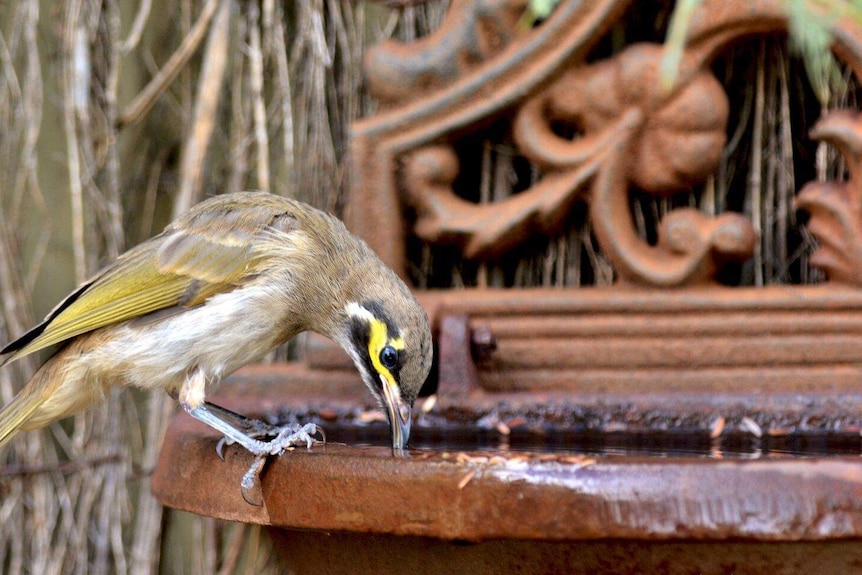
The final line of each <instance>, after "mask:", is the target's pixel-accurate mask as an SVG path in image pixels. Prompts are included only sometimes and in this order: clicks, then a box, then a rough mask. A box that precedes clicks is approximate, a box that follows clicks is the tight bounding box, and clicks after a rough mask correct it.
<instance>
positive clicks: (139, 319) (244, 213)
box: [0, 191, 433, 481]
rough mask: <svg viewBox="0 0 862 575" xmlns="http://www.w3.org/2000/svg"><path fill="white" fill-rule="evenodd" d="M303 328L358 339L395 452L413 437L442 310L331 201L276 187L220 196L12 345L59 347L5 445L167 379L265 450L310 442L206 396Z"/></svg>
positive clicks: (351, 352)
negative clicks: (428, 307)
mask: <svg viewBox="0 0 862 575" xmlns="http://www.w3.org/2000/svg"><path fill="white" fill-rule="evenodd" d="M304 331H314V332H317V333H320V334H322V335H324V336H327V337H329V338H330V339H332V340H333V341H335V342H336V343H338V344H339V345H340V346H341V347H342V348H343V349H344V350H345V351H346V353H347V355H348V356H350V358H351V359H352V360H353V362H354V363H355V365H356V368H357V369H358V371H359V374H360V375H361V379H362V381H363V382H364V384H365V386H367V388H368V389H369V390H370V392H371V395H372V396H373V397H374V398H375V399H376V400H377V402H378V403H379V404H380V405H381V407H383V409H384V411H385V412H386V415H387V418H388V421H389V424H390V437H391V443H392V449H393V451H395V452H401V451H402V450H403V449H405V447H406V444H407V441H408V439H409V436H410V422H411V411H412V406H413V403H414V401H415V400H416V398H417V396H418V394H419V391H420V389H421V387H422V385H423V384H424V382H425V380H426V378H427V376H428V373H429V370H430V368H431V363H432V359H433V346H432V335H431V327H430V322H429V319H428V316H427V314H426V313H425V311H424V309H423V308H422V306H421V305H420V304H419V302H418V301H417V300H416V298H415V296H414V295H413V293H412V292H411V290H410V289H409V288H408V287H407V285H406V284H405V283H404V281H403V280H402V279H401V278H400V277H399V276H398V275H397V274H396V273H395V272H394V271H392V269H390V268H389V267H388V266H386V265H385V264H384V263H383V262H382V261H381V259H380V258H379V257H378V256H377V254H376V253H375V252H374V251H373V250H372V249H371V247H370V246H368V244H367V243H366V242H364V241H363V240H362V239H361V238H359V237H357V236H355V235H353V234H352V233H350V232H349V231H348V230H347V229H346V227H345V226H344V224H343V223H342V222H341V221H340V220H339V219H338V218H336V217H334V216H332V215H329V214H328V213H326V212H323V211H321V210H318V209H316V208H313V207H311V206H310V205H308V204H305V203H303V202H300V201H298V200H294V199H290V198H287V197H284V196H279V195H274V194H271V193H268V192H260V191H251V192H236V193H230V194H223V195H217V196H214V197H211V198H209V199H207V200H205V201H203V202H201V203H199V204H197V205H196V206H194V207H193V208H192V209H190V210H189V211H188V212H186V213H185V214H184V215H181V216H179V217H178V218H177V219H176V220H175V221H173V222H172V223H170V224H169V225H168V226H167V227H166V228H165V229H164V231H163V232H162V233H160V234H158V235H156V236H154V237H152V238H151V239H149V240H146V241H144V242H143V243H141V244H139V245H137V246H136V247H133V248H131V249H130V250H128V251H127V252H125V253H123V254H122V255H120V256H119V257H118V258H117V259H116V260H115V261H114V262H112V263H110V264H109V265H107V266H106V267H104V268H103V269H102V270H101V271H100V272H98V273H97V274H96V275H95V276H93V277H92V278H91V279H90V280H88V281H86V282H84V283H83V284H82V285H80V286H79V287H78V288H77V289H75V290H74V291H73V292H72V293H71V294H69V295H68V296H67V297H66V298H65V299H63V300H62V301H61V302H60V303H59V304H58V305H57V306H56V307H55V308H54V309H53V310H52V311H51V312H50V313H49V314H48V315H47V317H46V318H45V320H44V321H42V322H41V323H40V324H38V325H36V326H35V327H33V328H32V329H30V330H29V331H27V332H26V333H24V334H23V335H21V336H20V337H18V338H17V339H15V340H14V341H11V342H10V343H8V344H7V345H6V346H5V347H3V348H2V350H0V366H3V365H6V364H8V363H10V362H12V361H15V360H16V359H19V358H21V357H23V356H26V355H28V354H31V353H34V352H36V351H39V350H43V349H46V348H50V347H54V348H55V349H56V351H55V352H54V353H53V355H51V356H50V357H49V358H48V359H47V360H46V361H45V363H43V364H42V365H41V367H40V368H39V369H38V370H37V371H36V373H35V374H34V375H33V376H32V377H31V378H30V380H29V381H28V382H27V384H26V385H25V386H24V387H23V388H22V389H21V391H20V392H19V393H18V394H17V395H16V396H15V397H14V398H13V399H12V400H11V401H10V402H9V403H8V404H7V405H6V406H5V407H3V409H2V411H0V448H2V447H3V446H4V445H6V444H7V443H8V442H9V441H10V440H11V439H12V437H14V436H15V435H16V433H17V432H19V431H26V430H32V429H37V428H40V427H43V426H45V425H47V424H49V423H52V422H54V421H57V420H60V419H63V418H65V417H67V416H70V415H72V414H75V413H78V412H81V411H84V410H86V409H87V408H89V407H91V406H93V405H95V404H97V403H98V402H99V401H100V400H101V399H102V398H103V397H104V396H105V395H106V393H108V392H109V390H110V389H111V388H112V387H114V386H136V387H139V388H146V389H158V388H161V389H164V390H165V391H167V392H168V393H169V394H170V395H171V396H172V397H174V398H175V399H177V400H178V401H179V404H180V406H181V407H182V408H183V410H185V411H186V412H187V413H188V414H189V415H191V416H192V417H194V418H195V419H197V420H199V421H201V422H203V423H205V424H207V425H209V426H211V427H213V428H214V429H216V430H218V431H219V432H220V433H221V434H222V435H224V438H225V441H227V442H228V443H237V444H240V445H241V446H243V447H244V448H245V449H247V450H248V451H250V452H251V453H253V454H254V455H255V456H256V457H258V458H265V457H267V456H269V455H276V454H280V453H282V452H283V451H284V450H285V449H286V448H288V447H292V446H294V445H299V444H302V443H307V444H308V445H309V446H310V445H311V439H310V434H311V433H313V432H314V431H315V430H316V426H314V425H312V424H309V425H305V426H302V427H299V426H284V427H279V428H276V429H275V430H274V431H273V429H272V427H271V426H268V425H267V424H264V423H263V422H259V421H256V420H253V419H250V418H245V417H244V416H241V415H239V414H236V413H233V412H231V411H229V410H227V409H224V408H222V407H220V406H217V405H215V404H213V403H211V402H209V401H207V399H206V396H207V391H208V390H209V389H212V387H213V386H214V385H215V384H217V383H218V382H219V381H220V380H222V379H223V378H224V377H226V376H227V375H229V374H230V373H232V372H233V371H235V370H236V369H238V368H240V367H242V366H243V365H245V364H248V363H250V362H253V361H256V360H259V359H261V358H262V357H263V356H264V355H265V354H266V353H267V352H269V351H270V350H271V349H272V348H274V347H276V346H277V345H279V344H281V343H284V342H286V341H287V340H289V339H290V338H292V337H293V336H295V335H296V334H298V333H300V332H304ZM273 433H274V434H275V435H276V436H275V437H274V438H273V439H269V440H264V439H265V437H272V434H273ZM219 448H221V444H220V445H219ZM253 468H254V466H253ZM258 468H259V466H258ZM251 471H252V470H250V472H251ZM244 481H245V478H244Z"/></svg>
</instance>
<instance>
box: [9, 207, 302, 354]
mask: <svg viewBox="0 0 862 575" xmlns="http://www.w3.org/2000/svg"><path fill="white" fill-rule="evenodd" d="M249 195H256V194H249ZM230 199H231V197H228V198H227V199H225V200H222V201H210V202H205V203H204V204H201V205H200V206H199V209H194V210H192V211H191V212H189V214H187V215H186V216H184V217H182V218H180V219H179V220H177V221H176V222H175V223H174V224H172V225H170V226H168V228H167V229H166V230H165V231H164V232H163V233H162V234H160V235H159V236H156V237H154V238H152V239H151V240H148V241H147V242H145V243H143V244H141V245H139V246H137V247H135V248H133V249H131V250H129V251H128V252H126V253H125V254H123V255H122V256H120V257H119V258H118V259H117V261H115V262H114V263H113V264H111V265H110V266H109V267H107V268H105V269H104V270H102V272H100V273H99V274H97V275H96V276H95V277H94V278H93V279H91V280H90V281H88V282H86V283H85V284H84V285H82V286H81V287H79V288H78V289H77V290H75V291H74V292H72V293H71V294H70V295H69V296H68V297H67V298H66V299H65V300H63V301H62V302H61V303H60V304H59V305H58V306H57V307H55V308H54V310H52V311H51V313H50V314H48V317H46V318H45V320H44V321H43V322H42V323H41V324H39V325H37V326H36V327H34V328H33V329H31V330H30V331H29V332H27V333H26V334H24V335H23V336H21V337H20V338H18V339H17V340H15V341H13V342H11V343H9V344H8V345H7V346H6V347H5V348H3V349H2V350H0V357H2V356H4V355H8V354H12V355H9V356H8V357H6V358H5V361H3V362H2V363H8V362H9V361H12V360H14V359H17V358H19V357H22V356H24V355H27V354H30V353H33V352H35V351H38V350H40V349H44V348H46V347H49V346H51V345H55V344H58V343H62V342H64V341H66V340H68V339H70V338H72V337H75V336H77V335H81V334H84V333H87V332H90V331H93V330H95V329H98V328H100V327H105V326H108V325H111V324H116V323H119V322H122V321H126V320H130V319H135V318H138V317H142V316H145V315H147V314H150V313H153V312H156V311H159V310H163V309H167V308H172V307H177V306H180V307H192V306H195V305H198V304H201V303H203V302H204V301H206V300H207V299H208V298H210V297H212V296H213V295H216V294H219V293H224V292H228V291H231V290H233V289H236V288H237V287H239V286H241V285H242V284H243V283H244V282H245V281H247V280H248V279H249V278H251V277H254V275H255V274H257V273H259V272H260V271H261V270H262V269H263V268H264V267H265V266H266V263H267V254H266V253H262V252H261V251H260V250H255V245H256V242H257V240H259V238H260V235H261V233H262V232H263V231H264V230H267V229H273V228H274V229H277V230H279V231H282V232H289V231H291V229H292V228H293V227H294V220H293V217H292V216H291V214H290V213H289V211H288V210H289V208H290V204H285V203H283V202H280V201H275V202H272V201H266V202H263V205H258V204H259V203H260V202H249V201H248V200H247V199H244V201H239V200H237V199H236V198H233V199H234V200H235V201H233V202H231V201H229V200H230Z"/></svg>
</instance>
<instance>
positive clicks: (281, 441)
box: [216, 420, 326, 506]
mask: <svg viewBox="0 0 862 575" xmlns="http://www.w3.org/2000/svg"><path fill="white" fill-rule="evenodd" d="M249 421H254V420H249ZM255 423H256V424H258V425H256V426H255V429H252V430H249V431H248V434H249V436H250V439H252V441H255V442H257V443H258V444H260V446H261V448H262V449H261V450H260V451H259V452H257V451H255V450H252V449H249V451H251V452H252V453H254V454H255V458H254V461H253V462H252V464H251V466H249V468H248V471H246V472H245V474H244V475H243V476H242V481H241V482H240V491H241V492H242V498H243V499H245V501H246V503H248V504H250V505H255V506H260V505H263V499H262V497H261V494H260V474H261V472H262V471H263V468H264V466H265V465H266V462H267V459H268V458H269V456H270V455H281V454H282V453H284V452H285V450H288V449H293V448H294V447H296V446H299V445H303V444H304V445H305V446H306V448H308V449H311V446H312V445H314V444H315V443H316V442H318V441H319V442H320V443H323V442H325V441H326V435H325V434H324V433H323V429H321V428H320V426H318V425H316V424H314V423H307V424H305V425H299V424H295V423H294V424H289V425H281V426H273V425H269V424H267V423H264V422H262V421H256V422H255ZM273 435H275V438H274V439H273V440H271V441H259V440H258V439H257V438H258V437H272V436H273ZM315 435H320V436H321V438H322V439H321V440H318V439H315V437H314V436H315ZM232 443H235V442H234V441H233V440H231V439H228V438H227V437H223V438H222V439H221V440H220V441H219V443H218V445H217V446H216V451H217V452H218V454H219V457H221V456H222V448H223V447H224V446H225V445H231V444H232ZM246 447H248V446H246Z"/></svg>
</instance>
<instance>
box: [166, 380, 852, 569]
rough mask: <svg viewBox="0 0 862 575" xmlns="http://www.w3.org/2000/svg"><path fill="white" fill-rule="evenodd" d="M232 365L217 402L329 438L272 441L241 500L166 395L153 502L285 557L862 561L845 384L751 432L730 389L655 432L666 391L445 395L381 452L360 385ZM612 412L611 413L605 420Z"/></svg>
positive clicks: (666, 410) (291, 560)
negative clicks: (537, 399) (527, 400)
mask: <svg viewBox="0 0 862 575" xmlns="http://www.w3.org/2000/svg"><path fill="white" fill-rule="evenodd" d="M233 379H234V382H233V385H227V384H226V385H225V386H224V387H223V388H222V390H221V392H220V394H219V395H218V396H217V400H218V401H219V402H220V403H222V404H223V405H225V406H227V407H230V408H233V409H236V410H238V411H240V412H243V413H247V414H251V415H256V416H267V417H270V418H278V419H290V418H300V419H302V420H304V421H309V420H314V421H318V422H320V423H321V425H322V426H323V427H324V428H325V429H326V431H327V438H328V440H327V443H326V444H325V445H316V446H315V447H314V448H313V449H311V450H306V449H304V448H300V449H296V450H295V451H292V452H290V453H286V454H284V455H283V456H281V457H278V458H273V459H272V460H271V461H270V462H269V464H268V465H267V467H266V468H265V470H264V473H263V475H262V478H261V482H260V486H259V488H260V492H259V494H260V498H261V501H262V505H260V506H252V505H249V504H248V503H246V502H245V501H244V500H243V497H242V495H241V492H240V488H239V481H240V478H241V477H242V475H243V473H245V471H246V470H247V469H248V467H249V465H250V464H251V461H252V458H251V456H250V454H248V453H246V452H244V451H243V450H242V449H241V448H239V447H236V446H232V447H229V448H227V449H226V451H225V459H224V461H221V460H220V459H219V458H218V456H217V455H216V449H215V447H216V443H217V441H218V439H219V438H218V435H217V434H216V433H215V432H214V431H212V430H210V429H209V428H207V427H205V426H203V425H201V424H199V423H198V422H196V421H194V420H192V419H191V418H189V417H187V416H186V415H185V414H181V413H180V414H178V415H177V416H176V417H175V418H174V420H173V421H172V423H171V425H170V428H169V430H168V434H167V439H166V441H165V445H164V448H163V450H162V454H161V458H160V461H159V463H158V466H157V469H156V472H155V477H154V480H153V489H154V492H155V494H156V496H157V497H158V498H159V499H160V500H161V501H162V502H163V503H164V504H166V505H168V506H171V507H175V508H179V509H184V510H187V511H191V512H194V513H198V514H201V515H206V516H211V517H217V518H221V519H227V520H231V521H242V522H249V523H256V524H262V525H267V526H269V528H270V533H271V535H272V537H273V538H274V541H275V544H276V546H277V548H278V549H279V551H280V553H281V556H282V557H283V559H284V561H285V563H286V565H287V566H288V567H289V568H290V569H291V570H293V572H295V573H297V574H305V573H390V572H392V573H394V572H409V573H456V572H464V573H551V572H554V573H737V574H739V573H815V572H823V573H826V572H829V573H849V572H855V571H857V570H858V569H859V568H860V566H862V541H860V540H859V539H860V538H862V459H860V458H859V457H858V453H859V451H860V438H859V431H858V428H855V427H853V426H852V425H851V424H846V422H847V421H850V418H851V417H852V410H851V409H850V408H849V407H848V406H852V405H858V404H859V401H860V400H862V397H856V396H845V397H843V398H837V399H836V398H826V397H824V398H823V400H822V401H821V402H819V403H817V404H810V403H809V404H808V405H807V406H806V413H808V414H809V416H810V415H811V414H812V413H818V414H820V418H819V419H818V418H816V417H815V418H814V419H812V420H810V421H809V423H808V424H806V425H802V424H800V423H799V422H796V423H794V424H793V426H794V427H793V428H792V429H793V430H792V431H790V432H788V431H786V430H785V429H784V428H778V427H776V428H772V429H771V430H769V432H764V430H759V431H760V433H759V435H760V437H758V430H757V429H756V427H754V426H752V424H751V423H748V422H746V421H745V419H744V417H741V416H740V415H739V414H740V413H743V412H748V411H747V409H748V407H746V406H745V405H744V404H745V399H744V398H729V397H724V398H719V399H713V400H710V401H708V402H705V403H704V400H702V399H694V400H692V402H693V403H690V404H689V405H688V408H687V409H689V411H691V410H693V409H694V407H695V404H697V406H699V409H700V411H701V412H704V411H710V410H711V411H712V412H714V413H719V412H720V413H724V414H726V415H725V416H723V418H718V419H715V420H714V423H713V427H712V428H711V429H703V430H698V429H694V428H693V427H691V426H689V428H686V427H685V425H680V426H678V427H677V428H676V429H675V430H674V431H669V429H670V426H669V425H668V421H667V420H666V419H665V418H674V417H679V415H680V414H679V413H674V410H677V411H678V412H679V411H681V410H683V409H684V408H682V407H680V400H679V398H676V400H675V402H674V403H673V405H670V404H669V403H667V399H666V398H661V397H648V396H644V397H640V398H639V399H638V400H637V406H636V409H635V408H633V406H632V404H631V403H623V402H621V403H619V404H613V402H608V401H607V400H602V401H598V402H595V403H593V404H591V405H590V404H589V401H588V400H584V401H581V402H579V403H578V406H577V408H576V409H575V408H572V409H573V411H572V412H571V413H568V414H564V413H563V412H564V411H566V409H568V408H567V407H565V406H563V407H560V406H557V407H556V408H555V409H556V411H555V413H546V414H545V416H546V417H547V418H548V420H549V421H553V420H554V418H560V417H570V418H572V417H574V418H577V417H581V418H584V419H583V420H584V421H587V420H590V421H596V420H601V421H604V424H603V428H604V430H603V431H595V430H594V431H591V432H584V430H583V429H580V430H579V429H578V425H577V424H575V425H574V426H572V427H571V428H570V429H572V430H573V431H572V432H571V433H569V432H562V431H560V430H559V429H557V428H554V427H553V425H546V426H545V427H544V428H542V427H538V426H537V424H538V422H539V419H538V417H537V414H536V413H535V409H532V410H531V409H524V410H522V411H521V412H520V413H519V407H518V406H517V405H515V406H509V407H504V408H501V409H499V410H498V411H497V412H483V413H482V414H481V417H480V414H479V413H478V412H476V413H469V410H464V409H443V410H441V412H439V413H436V414H433V415H425V416H423V417H424V418H425V420H423V419H422V418H420V420H419V421H418V422H417V423H416V424H415V426H414V432H413V433H414V434H413V444H414V446H416V448H415V449H413V450H411V451H410V452H409V453H408V455H407V456H406V457H393V455H392V453H391V450H390V449H389V448H387V447H385V446H386V444H387V429H388V427H387V425H386V423H385V422H382V421H374V419H376V418H375V417H373V415H371V414H373V413H374V412H373V408H372V406H368V405H366V406H365V407H361V408H357V407H356V406H357V405H359V406H362V405H363V402H364V401H367V398H366V397H365V396H364V395H363V393H364V390H363V389H362V388H361V386H359V385H356V384H355V382H347V381H345V382H343V383H344V387H343V389H341V390H340V391H339V393H338V394H337V395H335V396H333V395H325V394H323V393H322V390H321V389H318V388H315V386H314V385H313V382H310V381H308V374H307V372H306V371H305V370H304V368H300V367H297V366H275V367H256V368H252V369H248V370H245V371H243V372H240V373H239V374H238V375H237V376H235V377H234V378H233ZM330 385H333V384H332V382H330ZM334 385H336V387H337V386H338V384H337V383H336V384H334ZM334 397H337V398H338V399H334ZM798 400H799V398H798V397H797V396H787V397H783V398H782V397H774V398H772V399H771V400H770V405H771V409H772V410H773V413H774V415H775V417H776V421H777V420H778V419H780V417H781V414H782V413H783V414H784V415H783V416H784V417H785V419H786V421H788V422H789V421H790V420H791V419H792V418H793V417H794V415H793V414H794V413H797V410H796V409H795V407H794V406H796V405H798ZM682 403H683V404H684V403H685V402H684V401H683V402H682ZM707 403H708V404H709V405H706V404H707ZM575 411H577V413H575ZM635 413H637V414H642V415H641V416H640V417H642V419H640V420H633V419H632V418H633V417H635V415H633V414H635ZM621 414H623V415H621ZM622 416H625V417H627V418H628V424H627V425H626V426H623V425H620V424H619V423H618V422H617V420H619V418H620V417H622ZM432 417H433V418H434V420H433V421H429V418H432ZM477 417H478V419H476V418H477ZM471 418H473V419H472V421H471ZM369 419H370V420H372V421H371V422H368V420H369ZM736 421H739V422H742V424H741V425H735V424H734V425H731V422H736ZM829 422H831V423H829ZM836 422H839V423H840V422H845V424H846V425H845V427H844V428H841V427H840V425H838V427H836ZM721 424H724V425H725V426H726V427H727V428H728V429H727V430H720V429H718V427H717V426H720V425H721ZM755 425H756V424H755ZM823 425H828V426H831V428H832V429H824V428H823V427H822V426H823ZM746 426H749V427H746ZM818 426H820V427H818ZM599 427H600V428H601V426H599ZM731 427H733V429H730V428H731ZM593 429H595V426H593ZM787 429H790V428H787Z"/></svg>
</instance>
